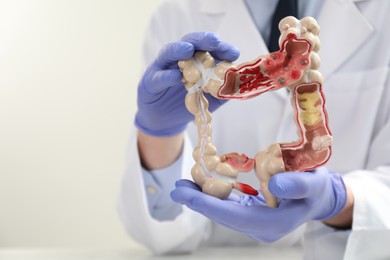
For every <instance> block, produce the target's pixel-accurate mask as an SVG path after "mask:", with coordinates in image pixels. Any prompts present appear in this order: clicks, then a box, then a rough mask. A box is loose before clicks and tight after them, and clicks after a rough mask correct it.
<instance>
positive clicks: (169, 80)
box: [142, 69, 184, 94]
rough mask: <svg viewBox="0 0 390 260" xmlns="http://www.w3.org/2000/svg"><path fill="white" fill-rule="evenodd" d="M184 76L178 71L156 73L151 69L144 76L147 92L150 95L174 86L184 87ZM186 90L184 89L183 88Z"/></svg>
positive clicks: (168, 70) (170, 70) (159, 71)
mask: <svg viewBox="0 0 390 260" xmlns="http://www.w3.org/2000/svg"><path fill="white" fill-rule="evenodd" d="M181 80H182V74H181V72H180V71H179V70H178V69H167V70H158V71H155V70H153V69H151V71H150V72H148V71H147V72H146V73H145V76H144V84H142V85H143V86H144V88H145V90H146V91H147V92H149V93H152V94H156V93H160V92H162V91H164V90H165V89H167V88H169V87H172V86H183V83H182V81H181ZM183 88H184V87H183Z"/></svg>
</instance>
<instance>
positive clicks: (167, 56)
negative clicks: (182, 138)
mask: <svg viewBox="0 0 390 260" xmlns="http://www.w3.org/2000/svg"><path fill="white" fill-rule="evenodd" d="M197 50H203V51H209V52H210V53H211V55H212V56H213V57H214V58H215V59H216V60H228V61H234V60H236V59H237V58H238V57H239V55H240V53H239V50H238V49H237V48H236V47H234V46H232V45H230V44H228V43H226V42H223V41H221V39H220V38H219V36H218V35H216V34H214V33H210V32H196V33H190V34H187V35H186V36H184V37H183V38H182V40H181V41H178V42H173V43H170V44H168V45H166V46H165V47H164V48H163V49H162V50H161V51H160V53H159V55H158V57H157V58H156V60H155V61H154V62H153V63H152V64H151V65H150V66H149V67H148V68H147V70H146V72H145V73H144V75H143V77H142V79H141V81H140V83H139V85H138V100H137V102H138V111H137V114H136V117H135V125H136V126H137V127H138V128H139V129H140V130H141V131H142V132H144V133H147V134H149V135H154V136H161V137H162V136H174V135H177V134H179V133H181V132H183V131H184V130H185V128H186V125H187V123H188V122H190V121H192V120H193V119H194V116H193V115H192V114H191V113H189V112H188V111H187V109H186V107H185V104H184V97H185V95H186V94H187V90H186V89H185V88H184V85H183V83H182V81H181V80H182V75H181V72H180V70H179V67H178V65H177V62H178V61H179V60H186V59H189V58H191V57H192V56H193V55H194V52H195V51H197ZM206 97H207V99H208V100H209V104H210V105H209V109H210V111H213V110H215V109H216V108H218V107H219V106H220V105H221V104H223V103H224V102H225V101H222V100H219V99H216V98H214V97H212V96H211V95H206Z"/></svg>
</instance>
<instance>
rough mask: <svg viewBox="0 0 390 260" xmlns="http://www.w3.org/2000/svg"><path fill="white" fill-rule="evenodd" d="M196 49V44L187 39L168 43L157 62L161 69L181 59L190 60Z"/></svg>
mask: <svg viewBox="0 0 390 260" xmlns="http://www.w3.org/2000/svg"><path fill="white" fill-rule="evenodd" d="M194 51H195V50H194V45H192V44H191V43H188V42H185V41H179V42H172V43H168V44H167V45H165V46H164V47H163V48H162V49H161V50H160V53H159V54H158V56H157V58H156V61H155V64H156V65H157V67H158V68H160V69H166V68H169V67H170V66H171V65H172V64H175V63H177V61H179V60H188V59H189V58H191V57H192V56H193V55H194Z"/></svg>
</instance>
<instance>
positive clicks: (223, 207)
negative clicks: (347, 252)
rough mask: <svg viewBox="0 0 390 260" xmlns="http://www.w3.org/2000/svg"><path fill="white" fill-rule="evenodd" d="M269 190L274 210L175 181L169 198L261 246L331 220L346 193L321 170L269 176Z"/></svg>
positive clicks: (255, 200) (336, 178)
mask: <svg viewBox="0 0 390 260" xmlns="http://www.w3.org/2000/svg"><path fill="white" fill-rule="evenodd" d="M268 187H269V190H270V191H271V192H272V194H274V195H275V196H276V197H278V198H279V206H278V208H269V207H267V206H266V204H265V201H264V198H263V197H262V195H258V196H250V195H244V196H238V195H235V194H231V195H230V196H229V197H228V199H226V200H220V199H218V198H215V197H212V196H209V195H207V194H204V193H202V192H201V191H200V189H199V187H198V186H197V185H196V184H195V183H193V182H192V181H189V180H179V181H178V182H177V183H176V188H175V189H174V190H173V191H172V192H171V198H172V199H173V200H174V201H175V202H178V203H181V204H184V205H186V206H187V207H189V208H191V209H192V210H195V211H197V212H199V213H201V214H203V215H204V216H206V217H208V218H210V219H211V220H214V221H215V222H217V223H220V224H222V225H224V226H227V227H229V228H231V229H234V230H237V231H239V232H242V233H244V234H247V235H248V236H250V237H252V238H254V239H256V240H259V241H263V242H273V241H276V240H278V239H280V238H282V237H283V236H285V235H286V234H288V233H289V232H291V231H293V230H294V229H296V228H297V227H299V226H300V225H301V224H303V223H305V222H307V221H309V220H322V219H328V218H331V217H334V216H336V215H338V213H340V211H341V210H342V209H343V208H344V206H345V203H346V199H347V192H346V188H345V185H344V182H343V180H342V178H341V176H340V175H339V174H337V173H331V172H328V170H327V169H326V168H324V167H322V168H318V169H317V170H315V171H313V172H286V173H280V174H276V175H274V176H272V178H271V179H270V182H269V185H268Z"/></svg>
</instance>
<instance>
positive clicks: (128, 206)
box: [118, 129, 210, 254]
mask: <svg viewBox="0 0 390 260" xmlns="http://www.w3.org/2000/svg"><path fill="white" fill-rule="evenodd" d="M135 132H136V129H133V133H132V135H131V139H130V143H129V152H128V163H127V167H126V170H125V175H124V177H123V181H122V187H121V191H120V196H119V201H118V211H119V215H120V217H121V219H122V222H123V224H124V226H125V228H126V230H127V232H128V233H129V235H130V236H131V237H132V238H133V239H134V240H136V241H137V242H138V243H140V244H142V245H145V246H146V247H148V248H149V249H150V250H151V251H153V252H154V253H156V254H166V253H174V252H175V253H177V252H190V251H194V250H195V249H197V248H198V247H199V245H200V243H201V242H202V241H203V240H204V239H206V238H207V236H208V234H209V233H208V230H209V225H210V223H209V220H207V219H206V218H205V217H203V216H202V215H200V214H198V213H196V212H194V211H191V210H189V209H188V208H186V207H183V208H182V212H181V213H180V214H179V215H178V216H177V217H176V218H175V219H174V220H169V221H158V220H156V219H154V218H153V217H152V216H151V215H150V212H149V208H148V200H147V197H146V191H145V188H144V187H145V184H144V178H143V176H142V169H141V165H140V162H139V161H140V160H139V155H138V149H137V138H136V134H135ZM187 144H188V145H187ZM183 153H184V154H183V164H182V167H181V172H182V176H181V177H182V178H187V179H188V178H191V177H190V172H191V167H192V160H191V159H190V158H192V157H191V154H192V147H191V145H190V140H189V139H188V138H186V140H185V145H184V151H183Z"/></svg>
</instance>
